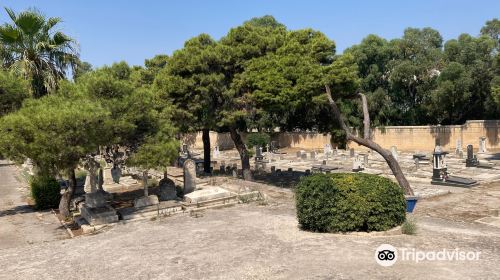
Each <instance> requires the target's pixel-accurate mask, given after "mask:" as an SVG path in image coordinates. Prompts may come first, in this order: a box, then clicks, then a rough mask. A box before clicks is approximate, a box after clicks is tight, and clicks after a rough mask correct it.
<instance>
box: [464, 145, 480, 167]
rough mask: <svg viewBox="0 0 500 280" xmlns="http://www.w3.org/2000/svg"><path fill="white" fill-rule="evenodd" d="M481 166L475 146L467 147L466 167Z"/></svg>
mask: <svg viewBox="0 0 500 280" xmlns="http://www.w3.org/2000/svg"><path fill="white" fill-rule="evenodd" d="M478 164H479V162H478V160H477V158H476V157H475V156H474V146H472V145H471V144H469V145H467V158H466V159H465V166H466V167H476V166H477V165H478Z"/></svg>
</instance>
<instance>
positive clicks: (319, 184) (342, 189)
mask: <svg viewBox="0 0 500 280" xmlns="http://www.w3.org/2000/svg"><path fill="white" fill-rule="evenodd" d="M296 206H297V218H298V221H299V223H300V225H301V226H302V228H303V229H305V230H310V231H318V232H348V231H383V230H388V229H390V228H392V227H395V226H397V225H400V224H402V223H403V222H404V221H405V214H406V213H405V210H406V201H405V198H404V195H403V192H402V190H401V188H400V187H399V186H398V185H397V184H396V183H394V182H392V181H391V180H389V179H387V178H384V177H380V176H376V175H371V174H363V173H336V174H314V175H312V176H308V177H304V178H302V179H301V181H300V182H299V184H298V185H297V188H296Z"/></svg>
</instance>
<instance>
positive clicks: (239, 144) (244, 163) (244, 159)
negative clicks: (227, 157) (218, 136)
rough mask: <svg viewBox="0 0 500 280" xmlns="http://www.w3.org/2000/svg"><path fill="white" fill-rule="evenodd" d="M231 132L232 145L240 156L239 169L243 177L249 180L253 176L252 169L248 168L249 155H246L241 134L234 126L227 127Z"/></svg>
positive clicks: (246, 151)
mask: <svg viewBox="0 0 500 280" xmlns="http://www.w3.org/2000/svg"><path fill="white" fill-rule="evenodd" d="M229 131H230V132H231V139H233V142H234V145H235V146H236V149H237V150H238V153H239V154H240V158H241V169H242V170H243V179H245V180H248V181H251V180H252V179H253V178H252V177H253V176H252V171H251V170H250V156H249V155H248V150H247V147H246V146H245V143H243V140H242V139H241V135H240V134H239V133H238V131H236V128H234V127H231V128H229Z"/></svg>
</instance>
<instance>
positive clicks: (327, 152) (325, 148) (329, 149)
mask: <svg viewBox="0 0 500 280" xmlns="http://www.w3.org/2000/svg"><path fill="white" fill-rule="evenodd" d="M331 152H332V146H331V145H330V144H325V146H323V154H324V156H325V157H327V158H328V156H330V154H331Z"/></svg>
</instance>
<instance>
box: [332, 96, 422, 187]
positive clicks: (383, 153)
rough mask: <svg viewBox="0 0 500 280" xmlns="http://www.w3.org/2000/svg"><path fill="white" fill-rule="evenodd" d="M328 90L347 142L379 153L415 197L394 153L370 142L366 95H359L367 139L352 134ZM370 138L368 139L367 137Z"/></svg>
mask: <svg viewBox="0 0 500 280" xmlns="http://www.w3.org/2000/svg"><path fill="white" fill-rule="evenodd" d="M325 88H326V93H327V97H328V101H329V102H330V105H331V107H332V110H333V114H334V115H335V118H336V119H337V120H338V121H339V123H340V126H341V127H342V129H343V130H344V131H345V132H346V135H347V140H351V141H354V142H356V143H358V144H359V145H361V146H365V147H367V148H369V149H370V150H373V151H375V152H377V153H379V154H380V155H381V156H382V157H383V158H384V159H385V161H386V162H387V164H388V165H389V168H390V169H391V171H392V174H394V177H396V180H397V181H398V184H399V186H400V187H401V188H402V189H403V191H404V192H405V194H406V195H411V196H413V195H414V194H413V190H412V188H411V186H410V183H408V180H406V177H405V175H404V173H403V171H402V170H401V167H400V166H399V163H398V161H397V160H396V159H395V158H394V156H393V155H392V153H391V152H390V151H388V150H386V149H384V148H382V147H381V146H380V145H379V144H377V143H375V142H374V141H372V140H370V139H369V138H370V137H369V136H370V120H369V118H370V116H369V115H368V105H367V102H366V97H365V96H364V94H361V93H360V94H359V95H360V96H361V99H362V101H363V115H364V121H363V123H364V135H365V138H361V137H358V136H356V135H354V134H352V132H351V129H350V128H349V127H348V126H347V124H346V123H345V122H344V119H343V117H342V113H341V112H340V109H339V108H338V107H337V104H336V103H335V101H334V100H333V97H332V93H331V91H330V87H329V86H325ZM367 136H368V137H367Z"/></svg>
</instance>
